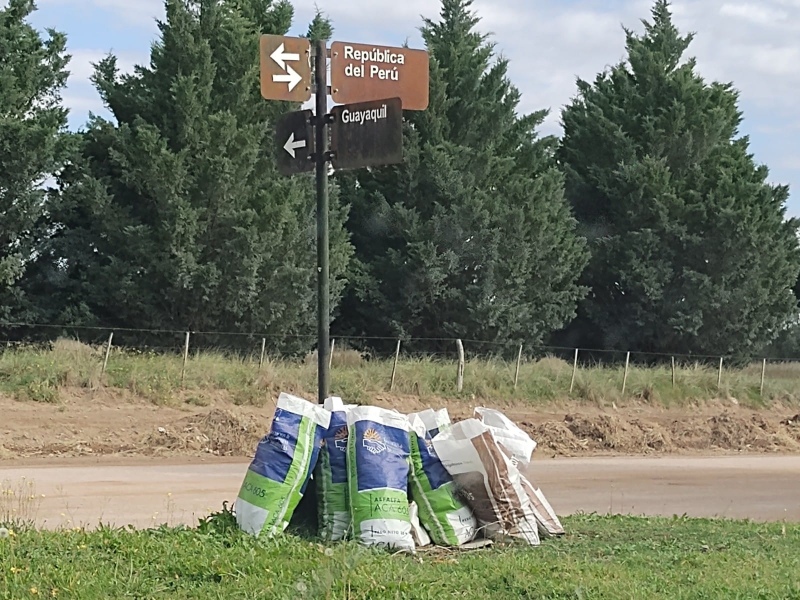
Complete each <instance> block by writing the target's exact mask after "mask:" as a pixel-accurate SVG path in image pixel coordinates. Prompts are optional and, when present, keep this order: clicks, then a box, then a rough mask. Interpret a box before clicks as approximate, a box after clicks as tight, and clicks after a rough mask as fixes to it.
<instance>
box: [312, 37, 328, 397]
mask: <svg viewBox="0 0 800 600" xmlns="http://www.w3.org/2000/svg"><path fill="white" fill-rule="evenodd" d="M314 48H315V53H314V54H315V58H314V81H315V83H316V88H317V89H316V101H317V102H316V104H317V111H316V112H317V114H316V120H317V127H316V132H315V134H316V144H315V147H316V168H317V309H318V310H317V313H318V314H317V337H318V342H317V359H318V362H317V375H318V388H319V403H320V404H322V403H323V402H325V399H326V398H327V397H328V391H329V389H330V359H329V356H330V351H331V342H330V297H329V292H330V281H329V278H330V264H329V263H330V256H329V252H330V248H329V240H328V237H329V236H328V131H327V115H328V64H327V63H328V52H327V45H326V43H325V41H317V42H315V44H314Z"/></svg>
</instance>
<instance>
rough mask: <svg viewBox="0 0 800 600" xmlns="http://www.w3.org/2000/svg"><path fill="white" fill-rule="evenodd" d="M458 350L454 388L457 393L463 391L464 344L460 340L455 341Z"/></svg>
mask: <svg viewBox="0 0 800 600" xmlns="http://www.w3.org/2000/svg"><path fill="white" fill-rule="evenodd" d="M456 348H458V375H457V377H456V388H457V390H458V392H459V393H461V392H463V391H464V362H465V361H464V344H463V343H462V342H461V340H456Z"/></svg>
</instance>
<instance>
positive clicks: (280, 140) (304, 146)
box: [275, 110, 314, 175]
mask: <svg viewBox="0 0 800 600" xmlns="http://www.w3.org/2000/svg"><path fill="white" fill-rule="evenodd" d="M312 115H313V113H312V112H311V111H310V110H300V111H297V112H291V113H288V114H285V115H283V116H282V117H281V118H280V119H279V120H278V122H277V124H276V125H275V152H276V155H275V156H276V158H277V163H278V172H279V173H280V174H281V175H297V174H298V173H305V172H307V171H313V170H314V161H313V160H311V155H312V154H313V153H314V128H313V127H312V126H311V117H312Z"/></svg>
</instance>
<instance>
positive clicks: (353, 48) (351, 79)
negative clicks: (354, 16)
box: [331, 42, 429, 110]
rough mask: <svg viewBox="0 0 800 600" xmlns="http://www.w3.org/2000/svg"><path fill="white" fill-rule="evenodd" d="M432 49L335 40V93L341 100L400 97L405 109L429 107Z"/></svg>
mask: <svg viewBox="0 0 800 600" xmlns="http://www.w3.org/2000/svg"><path fill="white" fill-rule="evenodd" d="M428 86H429V63H428V53H427V52H425V51H424V50H411V49H410V48H390V47H386V46H371V45H366V44H350V43H347V42H334V43H333V44H331V96H332V97H333V101H334V102H337V103H341V104H347V103H350V102H367V101H370V100H380V99H381V98H395V97H397V98H400V100H401V101H402V103H403V109H404V110H425V109H426V108H428Z"/></svg>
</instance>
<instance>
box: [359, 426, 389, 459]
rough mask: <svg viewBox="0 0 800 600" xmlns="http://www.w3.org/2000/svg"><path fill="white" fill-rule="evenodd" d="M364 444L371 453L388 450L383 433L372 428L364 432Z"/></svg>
mask: <svg viewBox="0 0 800 600" xmlns="http://www.w3.org/2000/svg"><path fill="white" fill-rule="evenodd" d="M362 445H363V446H364V448H366V449H367V452H369V453H370V454H380V453H381V452H386V444H384V443H383V439H382V438H381V434H379V433H378V432H377V431H375V430H374V429H372V428H370V429H367V430H366V431H365V432H364V441H363V442H362Z"/></svg>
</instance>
